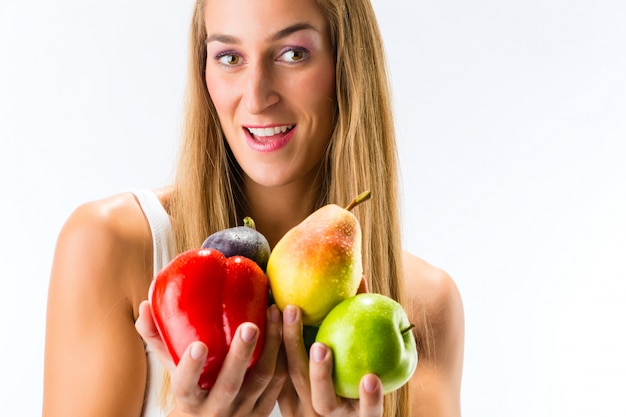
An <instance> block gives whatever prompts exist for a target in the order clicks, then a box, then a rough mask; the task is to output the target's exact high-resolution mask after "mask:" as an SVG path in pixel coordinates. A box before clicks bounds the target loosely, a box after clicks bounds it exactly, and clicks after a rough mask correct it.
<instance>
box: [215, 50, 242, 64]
mask: <svg viewBox="0 0 626 417" xmlns="http://www.w3.org/2000/svg"><path fill="white" fill-rule="evenodd" d="M217 60H218V61H219V63H220V64H222V65H225V66H228V67H232V66H235V65H237V64H239V62H240V61H241V57H240V56H239V55H236V54H233V53H230V52H225V53H223V54H220V55H218V56H217Z"/></svg>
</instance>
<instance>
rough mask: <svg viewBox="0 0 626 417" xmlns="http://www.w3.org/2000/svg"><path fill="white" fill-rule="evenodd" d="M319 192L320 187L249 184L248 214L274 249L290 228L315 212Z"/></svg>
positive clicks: (247, 188) (247, 195)
mask: <svg viewBox="0 0 626 417" xmlns="http://www.w3.org/2000/svg"><path fill="white" fill-rule="evenodd" d="M318 190H319V187H318V186H309V187H301V186H297V185H285V186H281V187H263V186H260V185H258V184H247V185H246V199H247V202H248V209H249V213H248V214H247V215H249V216H250V217H252V219H254V222H255V224H256V228H257V230H258V231H259V232H261V233H262V234H263V235H264V236H265V237H266V238H267V240H268V242H269V244H270V246H271V247H272V248H273V247H274V245H276V243H277V242H278V241H279V240H280V238H281V237H283V235H284V234H285V233H287V232H288V231H289V229H291V228H292V227H294V226H296V225H297V224H299V223H300V222H301V221H302V220H304V219H305V218H306V217H307V216H308V215H309V214H311V213H312V212H313V211H314V210H315V203H316V200H317V197H318Z"/></svg>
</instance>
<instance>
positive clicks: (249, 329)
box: [241, 325, 257, 343]
mask: <svg viewBox="0 0 626 417" xmlns="http://www.w3.org/2000/svg"><path fill="white" fill-rule="evenodd" d="M256 335H257V329H256V327H255V326H250V325H244V326H242V327H241V339H242V340H243V341H244V342H246V343H250V342H252V341H253V340H254V338H256Z"/></svg>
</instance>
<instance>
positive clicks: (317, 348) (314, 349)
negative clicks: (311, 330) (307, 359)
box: [310, 343, 326, 362]
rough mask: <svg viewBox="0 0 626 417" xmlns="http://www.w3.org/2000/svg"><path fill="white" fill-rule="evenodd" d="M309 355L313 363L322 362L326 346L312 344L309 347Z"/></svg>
mask: <svg viewBox="0 0 626 417" xmlns="http://www.w3.org/2000/svg"><path fill="white" fill-rule="evenodd" d="M310 355H311V357H312V358H313V360H314V361H315V362H322V361H323V360H324V358H325V357H326V346H325V345H323V344H322V343H314V344H313V346H311V353H310Z"/></svg>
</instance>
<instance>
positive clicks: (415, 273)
mask: <svg viewBox="0 0 626 417" xmlns="http://www.w3.org/2000/svg"><path fill="white" fill-rule="evenodd" d="M403 269H404V289H405V291H406V295H407V296H408V297H407V298H408V299H407V302H408V303H409V306H410V308H412V309H417V310H423V312H424V313H425V315H426V316H427V317H429V319H430V320H431V322H439V321H441V320H446V318H453V317H454V316H459V315H461V316H462V314H463V304H462V301H461V294H460V292H459V289H458V287H457V285H456V283H455V282H454V280H453V279H452V277H451V276H450V275H449V274H448V273H447V272H446V271H444V270H442V269H440V268H438V267H436V266H434V265H431V264H429V263H428V262H426V261H425V260H423V259H421V258H419V257H417V256H415V255H413V254H410V253H408V252H404V256H403Z"/></svg>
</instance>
